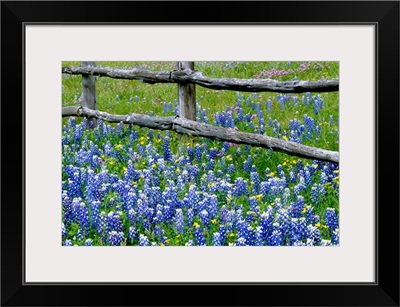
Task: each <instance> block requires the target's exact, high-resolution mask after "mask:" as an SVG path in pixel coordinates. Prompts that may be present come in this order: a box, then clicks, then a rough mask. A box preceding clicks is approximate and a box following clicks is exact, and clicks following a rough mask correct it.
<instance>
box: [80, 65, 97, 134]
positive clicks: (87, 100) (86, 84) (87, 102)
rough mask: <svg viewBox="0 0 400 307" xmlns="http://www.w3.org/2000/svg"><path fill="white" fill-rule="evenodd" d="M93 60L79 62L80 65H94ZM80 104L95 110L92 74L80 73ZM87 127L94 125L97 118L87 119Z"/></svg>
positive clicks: (95, 101)
mask: <svg viewBox="0 0 400 307" xmlns="http://www.w3.org/2000/svg"><path fill="white" fill-rule="evenodd" d="M95 66H96V63H95V62H81V67H95ZM81 100H82V106H83V107H86V108H88V109H92V110H97V100H96V77H95V76H93V75H82V96H81ZM88 124H89V127H90V126H91V125H93V127H96V125H97V119H96V118H91V119H89V121H88Z"/></svg>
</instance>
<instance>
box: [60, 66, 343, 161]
mask: <svg viewBox="0 0 400 307" xmlns="http://www.w3.org/2000/svg"><path fill="white" fill-rule="evenodd" d="M62 73H64V74H72V75H82V85H83V91H82V97H81V98H82V106H72V107H64V108H63V109H62V116H63V117H66V116H80V117H87V118H89V120H90V121H92V122H93V123H94V124H95V123H96V119H102V120H104V121H107V122H110V123H120V122H122V123H124V124H131V125H137V126H140V127H147V128H151V129H159V130H172V131H175V132H177V133H180V134H189V135H193V136H201V137H205V138H209V139H216V140H221V141H227V142H232V143H236V144H247V145H251V146H257V147H263V148H267V149H270V150H273V151H279V152H283V153H286V154H289V155H293V156H298V157H301V158H308V159H317V160H321V161H330V162H335V163H339V152H337V151H330V150H326V149H321V148H316V147H310V146H306V145H302V144H297V143H295V142H289V141H284V140H281V139H277V138H273V137H270V136H266V135H261V134H255V133H248V132H241V131H237V130H234V129H230V128H221V127H216V126H213V125H208V124H203V123H199V122H196V121H195V119H196V89H195V85H200V86H203V87H206V88H210V89H214V90H232V91H241V92H278V93H303V92H333V91H338V90H339V80H323V81H297V80H296V81H295V80H293V81H284V82H280V81H275V80H270V79H236V78H220V79H216V78H209V77H206V76H204V74H203V73H202V72H199V71H195V70H194V62H177V69H176V70H173V71H161V72H153V71H148V70H142V69H130V70H127V69H113V68H107V67H96V66H95V62H82V65H81V66H80V67H72V66H68V67H62ZM93 76H104V77H110V78H116V79H128V80H139V81H142V82H144V83H149V84H154V83H176V84H177V85H178V100H179V112H180V113H179V115H180V117H152V116H147V115H142V114H135V113H131V114H128V115H117V114H110V113H106V112H101V111H98V110H97V100H96V86H95V78H94V77H93Z"/></svg>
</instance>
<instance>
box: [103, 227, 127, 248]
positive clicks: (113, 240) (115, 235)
mask: <svg viewBox="0 0 400 307" xmlns="http://www.w3.org/2000/svg"><path fill="white" fill-rule="evenodd" d="M123 241H124V233H123V232H122V231H120V232H118V231H114V230H113V231H110V232H109V233H108V239H107V242H108V244H110V245H114V246H119V245H121V244H122V242H123Z"/></svg>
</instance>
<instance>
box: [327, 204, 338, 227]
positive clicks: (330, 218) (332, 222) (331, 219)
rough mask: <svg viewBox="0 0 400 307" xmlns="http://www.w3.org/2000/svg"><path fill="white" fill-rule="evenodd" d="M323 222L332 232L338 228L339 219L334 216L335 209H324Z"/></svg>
mask: <svg viewBox="0 0 400 307" xmlns="http://www.w3.org/2000/svg"><path fill="white" fill-rule="evenodd" d="M325 222H326V225H328V227H329V229H330V230H332V231H334V230H335V229H336V228H338V226H339V219H338V216H337V215H336V212H335V209H333V208H326V212H325Z"/></svg>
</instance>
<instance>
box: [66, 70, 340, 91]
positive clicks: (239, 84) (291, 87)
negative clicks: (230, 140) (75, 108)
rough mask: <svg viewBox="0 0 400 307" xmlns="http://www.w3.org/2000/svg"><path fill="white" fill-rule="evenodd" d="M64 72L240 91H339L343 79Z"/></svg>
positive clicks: (179, 72) (176, 72) (175, 72)
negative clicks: (305, 79)
mask: <svg viewBox="0 0 400 307" xmlns="http://www.w3.org/2000/svg"><path fill="white" fill-rule="evenodd" d="M62 73H64V74H71V75H83V76H85V75H86V76H88V75H93V76H103V77H110V78H115V79H127V80H139V81H142V82H144V83H149V84H154V83H178V84H182V83H183V84H184V83H191V84H196V85H200V86H202V87H206V88H209V89H213V90H230V91H240V92H275V93H305V92H336V91H338V90H339V80H336V79H335V80H320V81H300V80H292V81H276V80H271V79H237V78H220V79H217V78H209V77H206V76H205V75H204V74H203V73H202V72H200V71H193V70H191V69H184V70H173V71H160V72H153V71H149V70H142V69H129V70H128V69H113V68H108V67H93V66H85V67H78V66H74V67H73V66H67V67H62Z"/></svg>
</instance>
